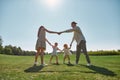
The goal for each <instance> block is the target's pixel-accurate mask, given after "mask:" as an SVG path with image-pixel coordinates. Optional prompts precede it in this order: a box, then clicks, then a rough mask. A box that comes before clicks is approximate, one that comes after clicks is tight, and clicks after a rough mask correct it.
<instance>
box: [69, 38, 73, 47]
mask: <svg viewBox="0 0 120 80" xmlns="http://www.w3.org/2000/svg"><path fill="white" fill-rule="evenodd" d="M73 41H74V37H73V38H72V41H71V43H70V48H71V47H72V43H73Z"/></svg>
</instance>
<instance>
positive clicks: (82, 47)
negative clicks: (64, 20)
mask: <svg viewBox="0 0 120 80" xmlns="http://www.w3.org/2000/svg"><path fill="white" fill-rule="evenodd" d="M71 27H72V28H71V29H68V30H65V31H61V32H55V31H49V30H47V29H46V28H45V27H44V26H40V28H39V30H38V34H37V37H38V39H37V42H36V48H35V49H36V50H37V53H36V54H35V62H34V65H37V59H38V56H39V55H40V58H41V65H42V66H45V65H46V64H45V63H44V51H45V50H46V42H48V44H49V45H50V46H51V47H52V48H53V52H52V54H51V57H50V60H49V64H51V61H52V58H53V57H56V64H59V62H58V55H57V50H59V51H61V52H62V51H63V52H64V58H63V63H65V59H66V58H68V64H71V62H70V54H71V52H70V49H71V46H72V43H73V41H74V40H75V41H76V42H77V45H76V61H75V64H76V65H77V64H78V62H79V58H80V54H81V53H84V55H85V57H86V61H87V66H90V65H91V62H90V58H89V55H88V53H87V48H86V40H85V37H84V35H83V33H82V31H81V29H80V28H79V27H78V26H77V23H76V22H74V21H73V22H71ZM46 32H48V33H53V34H58V35H60V34H62V33H70V32H73V33H74V36H73V38H72V41H71V43H70V47H68V45H67V44H64V45H63V47H64V48H63V50H60V49H59V48H58V43H57V42H55V43H54V45H53V44H51V43H50V42H49V41H48V40H47V38H46Z"/></svg>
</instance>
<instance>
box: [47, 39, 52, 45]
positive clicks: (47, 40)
mask: <svg viewBox="0 0 120 80" xmlns="http://www.w3.org/2000/svg"><path fill="white" fill-rule="evenodd" d="M46 41H47V42H48V44H49V45H50V46H52V47H53V45H52V44H51V43H50V42H49V41H48V40H47V39H46Z"/></svg>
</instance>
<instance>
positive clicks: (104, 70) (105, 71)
mask: <svg viewBox="0 0 120 80" xmlns="http://www.w3.org/2000/svg"><path fill="white" fill-rule="evenodd" d="M81 66H84V67H86V68H88V69H91V70H93V71H95V72H92V73H99V74H103V75H106V76H116V74H115V73H114V72H113V71H111V70H109V69H107V68H104V67H99V66H94V65H91V66H86V65H81ZM82 72H84V71H82ZM85 73H91V72H85Z"/></svg>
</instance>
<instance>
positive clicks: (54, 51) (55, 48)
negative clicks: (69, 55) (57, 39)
mask: <svg viewBox="0 0 120 80" xmlns="http://www.w3.org/2000/svg"><path fill="white" fill-rule="evenodd" d="M56 54H57V47H54V46H53V52H52V55H56Z"/></svg>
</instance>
